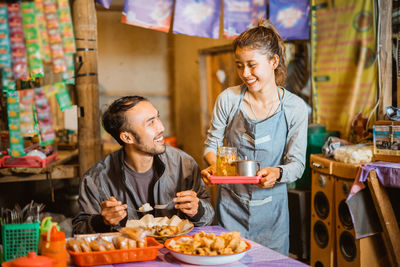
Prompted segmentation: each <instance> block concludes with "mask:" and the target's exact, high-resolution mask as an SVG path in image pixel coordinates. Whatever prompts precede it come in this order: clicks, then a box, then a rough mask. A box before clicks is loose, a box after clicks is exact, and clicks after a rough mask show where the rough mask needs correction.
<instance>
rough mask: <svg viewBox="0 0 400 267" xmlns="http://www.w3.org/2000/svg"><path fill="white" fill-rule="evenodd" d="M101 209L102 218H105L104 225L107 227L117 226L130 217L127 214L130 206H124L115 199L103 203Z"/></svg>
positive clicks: (111, 198)
mask: <svg viewBox="0 0 400 267" xmlns="http://www.w3.org/2000/svg"><path fill="white" fill-rule="evenodd" d="M100 207H101V216H103V220H104V223H105V224H107V225H117V224H118V223H119V222H120V221H122V220H123V219H124V218H125V217H126V215H128V213H127V212H126V209H127V208H128V205H127V204H122V203H121V201H118V200H116V199H115V197H110V199H109V200H106V201H103V202H101V204H100Z"/></svg>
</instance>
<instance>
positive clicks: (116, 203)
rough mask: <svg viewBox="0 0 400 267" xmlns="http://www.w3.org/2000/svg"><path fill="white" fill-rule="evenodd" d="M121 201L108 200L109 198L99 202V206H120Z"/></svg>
mask: <svg viewBox="0 0 400 267" xmlns="http://www.w3.org/2000/svg"><path fill="white" fill-rule="evenodd" d="M121 204H122V203H121V201H109V200H106V201H103V202H101V204H100V206H101V208H103V209H104V208H109V207H116V206H120V205H121Z"/></svg>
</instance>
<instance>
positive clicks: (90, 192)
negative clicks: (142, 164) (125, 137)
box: [72, 146, 214, 234]
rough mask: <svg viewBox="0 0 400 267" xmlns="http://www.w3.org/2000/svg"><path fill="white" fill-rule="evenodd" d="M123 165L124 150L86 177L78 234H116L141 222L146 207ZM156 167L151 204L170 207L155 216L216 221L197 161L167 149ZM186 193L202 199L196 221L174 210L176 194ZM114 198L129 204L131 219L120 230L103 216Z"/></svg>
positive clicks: (77, 219)
mask: <svg viewBox="0 0 400 267" xmlns="http://www.w3.org/2000/svg"><path fill="white" fill-rule="evenodd" d="M123 162H124V151H123V149H120V150H118V151H115V152H113V153H111V154H109V155H108V156H107V157H106V158H105V159H104V160H102V161H99V162H98V163H96V164H95V165H94V166H93V167H92V168H90V169H89V170H88V171H87V172H86V173H85V174H84V175H83V178H82V179H81V181H80V188H79V200H78V202H79V206H80V212H79V214H78V215H77V216H76V217H75V218H74V219H73V221H72V224H73V230H74V233H75V234H81V233H82V234H83V233H96V232H97V233H98V232H110V231H116V230H117V229H118V228H120V227H123V226H124V225H125V223H126V221H127V220H128V219H129V220H131V219H139V218H140V215H139V214H138V213H137V212H136V210H138V209H139V207H140V206H141V204H142V203H141V202H140V200H139V197H138V195H137V193H136V192H135V190H133V188H132V187H131V185H130V183H129V181H127V179H126V177H125V175H124V171H123ZM153 164H154V167H155V168H154V172H155V182H154V188H153V192H152V193H153V199H154V203H151V204H153V205H163V204H168V203H170V205H169V206H168V208H166V209H162V210H157V209H156V210H154V216H155V217H159V216H168V217H171V216H172V215H174V214H177V215H178V216H179V217H181V218H187V219H189V220H190V221H192V222H193V224H194V225H195V226H203V225H209V224H210V223H211V222H212V220H213V217H214V209H213V208H212V206H211V203H210V196H209V194H208V192H207V189H206V188H205V184H204V182H203V180H202V179H201V174H200V169H199V166H198V165H197V163H196V161H195V160H194V159H193V158H192V157H191V156H189V155H188V154H186V153H185V152H183V151H181V150H179V149H176V148H173V147H170V146H167V147H166V150H165V152H164V153H162V154H160V155H156V156H154V163H153ZM184 190H193V191H195V192H196V193H197V196H198V198H199V199H200V202H199V210H198V213H197V214H196V215H195V216H194V217H192V218H190V217H187V216H186V215H185V214H184V213H182V212H181V211H179V210H177V209H174V203H172V199H173V198H174V197H175V196H176V193H177V192H180V191H184ZM111 196H114V197H115V198H116V199H117V200H119V201H122V203H126V204H128V209H127V212H128V216H127V217H125V219H124V220H122V221H121V222H120V224H119V225H117V226H108V225H106V224H104V222H103V218H102V216H101V215H100V212H101V208H100V203H101V202H103V201H105V200H108V199H109V198H110V197H111Z"/></svg>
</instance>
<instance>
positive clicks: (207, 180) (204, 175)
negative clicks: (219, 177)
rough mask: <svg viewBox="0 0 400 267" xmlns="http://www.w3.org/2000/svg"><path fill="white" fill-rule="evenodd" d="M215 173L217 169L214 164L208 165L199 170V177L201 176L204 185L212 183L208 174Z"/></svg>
mask: <svg viewBox="0 0 400 267" xmlns="http://www.w3.org/2000/svg"><path fill="white" fill-rule="evenodd" d="M216 173H217V169H216V166H215V165H210V166H209V167H208V168H207V169H204V170H202V171H201V178H203V181H204V183H206V185H212V184H211V182H210V176H211V175H214V174H216Z"/></svg>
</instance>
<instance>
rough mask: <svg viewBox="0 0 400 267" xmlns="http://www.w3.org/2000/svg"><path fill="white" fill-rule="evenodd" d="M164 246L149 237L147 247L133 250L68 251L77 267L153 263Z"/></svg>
mask: <svg viewBox="0 0 400 267" xmlns="http://www.w3.org/2000/svg"><path fill="white" fill-rule="evenodd" d="M163 247H164V245H162V244H160V243H158V242H157V241H156V240H155V239H154V238H152V237H147V247H145V248H132V249H116V250H108V251H95V252H81V253H77V252H72V251H69V250H68V253H69V254H70V255H71V258H72V260H73V261H74V264H75V265H77V266H95V265H108V264H117V263H125V262H135V261H151V260H154V259H155V258H156V257H157V253H158V250H159V249H160V248H163Z"/></svg>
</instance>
